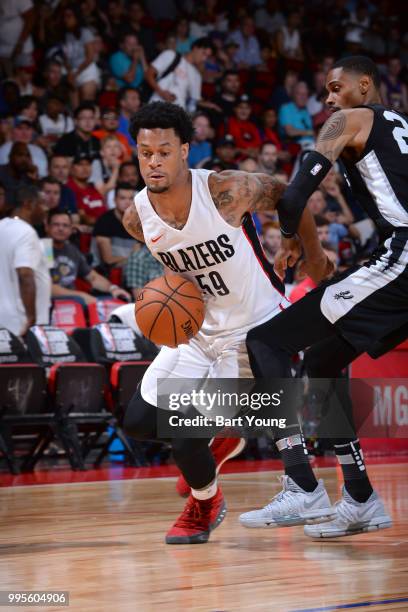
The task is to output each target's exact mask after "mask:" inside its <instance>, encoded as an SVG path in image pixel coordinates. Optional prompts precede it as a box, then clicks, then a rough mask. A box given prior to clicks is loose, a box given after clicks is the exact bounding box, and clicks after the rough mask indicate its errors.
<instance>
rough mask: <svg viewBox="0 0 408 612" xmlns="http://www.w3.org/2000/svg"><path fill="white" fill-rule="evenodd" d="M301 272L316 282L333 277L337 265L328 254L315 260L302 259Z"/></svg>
mask: <svg viewBox="0 0 408 612" xmlns="http://www.w3.org/2000/svg"><path fill="white" fill-rule="evenodd" d="M299 272H301V273H302V272H303V274H306V276H309V277H310V278H311V279H312V280H313V281H314V282H315V283H320V282H321V281H323V280H327V279H329V278H331V277H332V276H333V274H334V272H335V266H334V264H333V262H332V261H330V259H329V258H328V257H326V255H325V256H324V257H321V258H319V259H316V260H313V261H302V262H301V263H300V265H299Z"/></svg>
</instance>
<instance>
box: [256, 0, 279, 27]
mask: <svg viewBox="0 0 408 612" xmlns="http://www.w3.org/2000/svg"><path fill="white" fill-rule="evenodd" d="M255 25H256V27H257V28H259V29H262V30H266V31H267V32H268V34H272V35H274V34H275V33H276V32H277V31H278V30H279V29H280V28H282V27H283V26H284V25H285V17H284V16H283V14H282V13H281V11H280V10H279V3H278V1H277V0H267V2H266V6H262V7H261V8H259V9H258V10H257V11H256V13H255Z"/></svg>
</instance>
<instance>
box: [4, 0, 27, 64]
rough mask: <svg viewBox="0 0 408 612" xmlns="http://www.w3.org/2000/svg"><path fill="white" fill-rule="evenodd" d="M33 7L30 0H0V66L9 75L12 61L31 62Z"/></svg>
mask: <svg viewBox="0 0 408 612" xmlns="http://www.w3.org/2000/svg"><path fill="white" fill-rule="evenodd" d="M33 26H34V7H33V2H32V0H2V2H1V19H0V67H2V68H3V69H4V72H5V73H6V74H7V75H8V76H11V74H12V68H13V62H14V61H17V62H18V63H19V64H20V66H22V65H23V66H30V65H31V64H32V52H33V49H34V47H33V40H32V37H31V32H32V30H33Z"/></svg>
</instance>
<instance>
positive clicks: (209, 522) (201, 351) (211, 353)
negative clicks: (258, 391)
mask: <svg viewBox="0 0 408 612" xmlns="http://www.w3.org/2000/svg"><path fill="white" fill-rule="evenodd" d="M131 133H132V136H133V137H134V139H135V140H136V142H137V148H138V158H139V163H140V171H141V174H142V176H143V179H144V181H145V183H146V188H145V189H144V190H143V191H141V192H140V193H139V194H138V195H137V196H136V198H135V206H134V207H133V206H132V207H130V208H129V209H128V210H127V211H126V213H125V216H124V220H123V223H124V226H125V228H126V229H127V231H128V232H129V233H130V234H131V235H132V236H134V238H136V239H137V240H141V241H144V242H145V243H146V245H147V247H148V248H149V249H150V251H151V253H152V254H153V256H154V257H155V258H156V259H158V260H159V261H160V262H161V263H162V264H164V266H165V269H166V270H167V271H168V272H170V273H171V272H173V273H178V274H181V275H183V276H185V277H186V278H188V279H190V280H192V281H193V282H194V283H195V284H196V285H197V286H198V287H199V288H201V290H202V291H203V293H205V294H206V316H205V319H204V323H203V326H202V328H201V330H200V332H199V333H198V334H197V336H196V337H195V338H193V339H192V340H191V341H190V342H189V344H182V345H180V346H179V347H177V348H169V347H163V348H162V350H161V351H160V353H159V355H158V356H157V357H156V359H155V360H154V361H153V363H152V364H151V365H150V367H149V368H148V370H147V371H146V373H145V375H144V377H143V380H142V382H141V386H140V389H138V390H137V392H136V394H135V396H134V397H133V399H132V401H131V402H130V404H129V407H128V409H127V412H126V415H125V421H124V427H125V430H126V432H127V433H128V434H129V435H131V436H133V437H135V438H138V439H152V438H156V437H157V433H156V430H157V411H158V409H157V379H160V378H168V377H171V378H197V379H204V378H206V377H214V378H236V377H242V376H246V377H250V376H251V371H250V369H249V362H248V360H247V352H246V348H245V338H246V335H247V332H248V331H249V330H250V329H251V328H252V327H254V326H255V325H258V324H260V323H262V322H264V321H266V320H268V319H270V318H271V316H274V315H276V314H278V313H280V312H281V311H282V310H283V309H285V308H286V307H287V306H288V305H289V303H288V301H287V300H286V298H285V296H284V284H283V283H282V281H281V279H280V278H279V277H277V276H276V274H275V273H274V271H273V268H272V266H271V265H270V264H269V263H268V262H267V260H266V257H265V256H264V253H263V251H262V248H261V247H260V244H259V241H258V238H257V235H256V232H255V228H254V225H253V222H252V217H251V213H252V212H256V211H264V210H272V209H275V208H276V204H277V202H278V200H279V198H280V196H281V194H282V192H283V191H284V189H285V185H284V184H282V183H281V182H279V181H278V180H276V179H274V178H273V177H270V176H268V175H264V174H247V173H246V172H235V171H226V172H221V173H220V174H216V173H212V172H209V171H207V170H189V169H188V166H187V157H188V150H189V143H190V141H191V138H192V135H193V128H192V123H191V119H190V118H189V116H188V115H187V114H186V113H185V112H184V111H183V110H182V109H181V108H180V107H178V106H176V105H174V104H170V103H167V102H155V103H152V104H149V105H147V106H145V107H143V108H142V109H141V110H140V111H139V112H138V113H137V114H136V115H135V116H134V118H133V120H132V124H131ZM299 236H300V238H301V240H302V243H303V249H304V252H305V256H306V260H307V262H308V265H309V274H311V275H312V276H313V277H314V278H315V279H316V280H320V279H321V278H323V277H325V276H326V275H327V274H328V273H330V272H331V264H330V262H329V261H328V259H327V257H326V255H325V254H324V252H323V250H322V248H321V246H320V243H319V240H318V237H317V232H316V228H315V225H314V221H313V219H312V216H311V214H310V213H309V211H308V210H305V212H304V213H303V217H302V220H301V223H300V226H299ZM287 435H292V436H293V435H300V432H299V431H298V426H297V424H293V429H292V430H291V431H290V432H289V433H288V430H286V432H285V434H281V438H282V437H284V436H287ZM208 443H209V441H208V440H207V439H197V438H196V439H183V440H180V439H174V440H173V441H172V446H173V454H174V458H175V461H176V463H177V465H178V467H179V468H180V470H181V472H182V474H183V476H184V478H185V480H186V481H187V483H188V485H189V486H190V487H191V493H190V496H189V498H188V501H187V504H186V507H185V509H184V511H183V512H182V514H181V516H180V517H179V518H178V519H177V521H176V522H175V524H174V525H173V527H172V528H171V529H170V531H169V532H168V533H167V536H166V542H167V543H168V544H190V543H203V542H206V541H207V540H208V538H209V534H210V531H211V530H212V529H214V528H215V527H216V526H217V525H218V524H219V523H220V522H221V521H222V519H223V518H224V516H225V512H226V509H225V503H224V498H223V495H222V492H221V490H220V488H219V486H218V485H217V480H216V467H217V466H216V465H215V462H214V458H213V455H212V453H211V451H210V449H209V446H208ZM300 462H301V463H302V464H303V465H302V474H304V471H305V469H306V470H307V469H309V470H310V466H309V464H308V461H307V455H305V453H303V456H302V457H301V458H300ZM298 468H299V466H298V465H293V462H290V463H289V465H285V470H286V474H287V477H291V478H292V479H293V481H294V482H295V483H296V474H297V472H298ZM297 484H298V485H299V486H301V485H302V481H301V480H300V481H299V482H298V483H297ZM305 495H306V496H307V497H308V514H309V516H310V517H311V518H313V519H316V518H319V519H320V520H325V519H326V520H328V519H330V518H332V516H333V510H332V508H331V507H330V502H329V499H328V496H327V493H326V491H325V489H324V487H323V483H321V482H320V483H319V486H318V487H317V489H316V490H315V491H314V492H313V493H305Z"/></svg>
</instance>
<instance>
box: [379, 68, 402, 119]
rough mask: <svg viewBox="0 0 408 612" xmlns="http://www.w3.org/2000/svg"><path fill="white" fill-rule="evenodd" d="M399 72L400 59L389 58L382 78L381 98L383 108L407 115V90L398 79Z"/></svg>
mask: <svg viewBox="0 0 408 612" xmlns="http://www.w3.org/2000/svg"><path fill="white" fill-rule="evenodd" d="M401 70H402V65H401V60H400V58H399V57H391V58H390V59H389V60H388V65H387V71H386V72H385V74H384V76H383V78H382V83H381V97H382V99H383V102H384V104H385V106H388V107H389V108H394V109H395V110H396V111H400V112H401V113H408V90H407V86H406V85H405V83H403V82H402V81H401V79H400V74H401Z"/></svg>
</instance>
